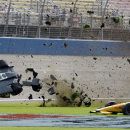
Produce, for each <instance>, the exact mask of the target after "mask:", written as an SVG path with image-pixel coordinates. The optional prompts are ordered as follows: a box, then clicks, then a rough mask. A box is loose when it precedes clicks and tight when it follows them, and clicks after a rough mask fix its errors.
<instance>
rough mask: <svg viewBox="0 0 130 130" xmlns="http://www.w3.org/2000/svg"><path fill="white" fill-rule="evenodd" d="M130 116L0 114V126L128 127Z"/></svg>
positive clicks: (129, 125)
mask: <svg viewBox="0 0 130 130" xmlns="http://www.w3.org/2000/svg"><path fill="white" fill-rule="evenodd" d="M129 121H130V116H127V117H111V116H88V115H85V116H84V115H81V116H75V115H73V116H72V115H71V116H70V115H35V114H32V115H28V114H0V126H20V127H41V126H43V127H97V128H127V129H129V128H130V123H129Z"/></svg>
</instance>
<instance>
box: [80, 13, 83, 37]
mask: <svg viewBox="0 0 130 130" xmlns="http://www.w3.org/2000/svg"><path fill="white" fill-rule="evenodd" d="M82 18H83V17H82V15H81V32H80V39H82V33H83V25H82V22H83V21H82Z"/></svg>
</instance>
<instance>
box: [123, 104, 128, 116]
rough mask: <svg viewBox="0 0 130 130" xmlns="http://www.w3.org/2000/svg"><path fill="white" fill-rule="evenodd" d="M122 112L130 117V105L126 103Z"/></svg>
mask: <svg viewBox="0 0 130 130" xmlns="http://www.w3.org/2000/svg"><path fill="white" fill-rule="evenodd" d="M122 112H123V114H124V115H130V103H126V104H125V105H124V106H123V108H122Z"/></svg>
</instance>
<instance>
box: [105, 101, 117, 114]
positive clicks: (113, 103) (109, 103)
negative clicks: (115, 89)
mask: <svg viewBox="0 0 130 130" xmlns="http://www.w3.org/2000/svg"><path fill="white" fill-rule="evenodd" d="M115 104H117V102H115V101H110V102H108V103H107V104H106V105H105V107H109V106H112V105H115ZM112 114H114V115H116V114H117V112H112Z"/></svg>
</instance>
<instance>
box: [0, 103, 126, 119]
mask: <svg viewBox="0 0 130 130" xmlns="http://www.w3.org/2000/svg"><path fill="white" fill-rule="evenodd" d="M100 107H101V106H90V107H85V106H82V107H49V104H48V106H46V107H40V103H22V104H21V103H1V104H0V113H19V114H63V115H100V116H101V115H102V116H103V114H101V113H93V114H91V113H89V112H90V111H91V110H95V109H97V108H100ZM110 116H116V117H117V116H124V115H123V114H122V113H119V114H117V115H110Z"/></svg>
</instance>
